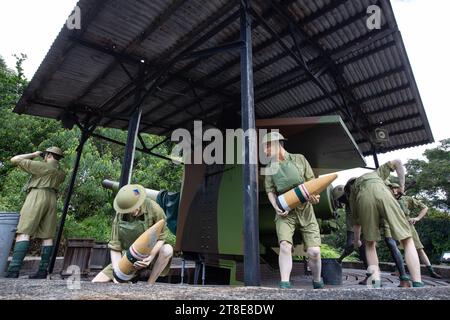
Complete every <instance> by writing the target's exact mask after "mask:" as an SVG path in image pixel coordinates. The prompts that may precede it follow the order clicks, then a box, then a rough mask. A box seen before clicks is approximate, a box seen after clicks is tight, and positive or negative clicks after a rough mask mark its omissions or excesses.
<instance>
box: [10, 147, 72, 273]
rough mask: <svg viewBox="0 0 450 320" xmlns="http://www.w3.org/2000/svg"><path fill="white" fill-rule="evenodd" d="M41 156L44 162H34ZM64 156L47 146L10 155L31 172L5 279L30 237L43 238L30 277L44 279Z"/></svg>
mask: <svg viewBox="0 0 450 320" xmlns="http://www.w3.org/2000/svg"><path fill="white" fill-rule="evenodd" d="M39 156H43V157H44V161H34V160H31V159H34V158H36V157H39ZM62 157H63V153H62V151H61V149H59V148H57V147H51V148H48V149H47V150H46V151H44V152H41V151H36V152H34V153H29V154H21V155H17V156H14V157H13V158H11V162H12V163H13V164H14V165H16V166H19V168H21V169H22V170H23V171H25V172H28V173H30V174H31V178H30V181H29V182H28V185H27V186H26V191H27V193H28V194H27V197H26V200H25V203H24V204H23V206H22V209H21V210H20V219H19V225H18V226H17V237H16V244H15V246H14V252H13V258H12V261H11V263H10V264H9V267H8V273H7V275H6V277H7V278H17V277H18V276H19V272H20V268H21V266H22V263H23V259H24V258H25V255H26V254H27V251H28V249H29V246H30V237H31V236H32V237H35V238H39V239H42V254H41V262H40V264H39V270H38V272H37V273H36V274H35V275H33V276H30V278H31V279H45V278H47V267H48V263H49V261H50V256H51V254H52V251H53V236H54V235H55V232H56V193H57V191H58V188H59V186H60V185H61V183H63V182H64V178H65V173H64V172H63V171H62V170H61V169H60V168H59V160H60V159H61V158H62Z"/></svg>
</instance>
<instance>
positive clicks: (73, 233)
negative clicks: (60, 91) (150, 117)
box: [0, 55, 182, 241]
mask: <svg viewBox="0 0 450 320" xmlns="http://www.w3.org/2000/svg"><path fill="white" fill-rule="evenodd" d="M16 59H17V63H16V69H15V70H10V69H8V68H7V67H6V64H5V62H4V60H3V59H2V58H1V57H0V121H1V122H2V126H0V210H3V211H18V210H20V208H21V206H22V204H23V201H24V199H25V196H26V194H25V192H22V188H23V186H24V185H25V183H26V181H27V179H28V175H27V174H26V173H24V172H22V171H21V170H18V169H17V168H15V167H14V166H12V165H11V163H10V161H9V159H10V158H11V157H12V156H14V155H16V154H21V153H29V152H33V151H36V150H43V149H45V148H47V147H49V146H52V145H57V146H59V147H61V148H62V149H63V150H64V152H65V158H64V159H63V160H61V166H62V168H63V169H64V170H65V171H66V173H67V177H66V181H65V182H64V184H63V185H62V186H61V189H60V191H61V194H60V197H59V199H58V212H59V213H60V212H61V210H62V207H63V201H64V198H65V196H66V190H67V187H68V183H69V180H70V179H69V177H70V174H71V170H72V166H73V163H74V160H75V156H76V149H77V147H78V141H79V138H80V135H81V132H80V130H79V129H78V128H74V129H72V130H65V129H63V128H62V127H61V124H60V122H59V121H56V120H52V119H43V118H38V117H32V116H27V115H18V114H15V113H13V112H12V110H13V108H14V106H15V105H16V103H17V101H18V100H19V98H20V96H21V94H22V93H23V91H24V89H25V87H26V85H27V84H28V82H27V80H26V79H25V78H24V76H23V69H22V63H23V61H24V59H26V56H25V55H20V56H16ZM97 132H98V133H99V134H101V135H104V136H108V137H110V138H113V139H116V140H119V141H122V142H124V141H126V132H125V131H121V130H117V129H108V128H99V129H97ZM143 137H144V140H145V143H146V145H148V146H151V145H153V144H155V143H158V142H159V141H161V139H162V138H161V137H157V136H152V135H147V134H144V135H143ZM170 147H171V146H170V144H163V145H161V146H159V147H158V148H157V149H156V150H155V152H158V153H161V154H168V153H169V150H170ZM123 153H124V148H123V147H122V146H120V145H117V144H112V143H109V142H105V141H103V140H99V139H96V138H90V139H89V140H88V141H87V142H86V144H85V146H84V148H83V154H82V158H81V162H80V168H79V172H78V178H77V181H76V185H75V192H74V194H73V196H72V200H71V203H70V207H69V214H68V218H67V222H66V225H65V229H64V235H65V237H93V238H96V239H98V240H108V239H109V234H110V228H111V225H110V223H111V220H112V219H113V217H114V210H113V207H112V202H113V198H114V194H113V192H112V191H111V190H107V189H104V188H103V187H102V186H101V182H102V180H103V179H105V178H108V179H111V180H116V181H118V180H119V178H120V172H121V162H122V159H123V156H124V154H123ZM181 174H182V166H175V165H174V164H172V163H171V162H170V161H166V160H162V159H160V158H156V157H154V156H149V155H145V154H142V153H140V152H137V153H136V158H135V163H134V170H133V182H135V183H140V184H142V185H144V186H146V187H149V188H153V189H167V190H170V191H179V189H180V185H181ZM172 241H173V239H172Z"/></svg>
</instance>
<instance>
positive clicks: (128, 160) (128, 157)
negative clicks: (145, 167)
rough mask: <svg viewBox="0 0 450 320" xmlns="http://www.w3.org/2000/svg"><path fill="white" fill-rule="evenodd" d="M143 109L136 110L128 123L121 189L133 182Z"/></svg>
mask: <svg viewBox="0 0 450 320" xmlns="http://www.w3.org/2000/svg"><path fill="white" fill-rule="evenodd" d="M141 114H142V109H141V108H140V106H138V107H137V108H136V110H134V112H133V115H132V116H131V119H130V121H129V122H128V135H127V142H126V145H125V155H124V158H123V163H122V172H121V174H120V183H119V187H120V188H122V187H123V186H124V185H127V184H129V183H130V181H131V173H132V171H133V162H134V154H135V151H136V139H137V135H138V132H139V124H140V122H141Z"/></svg>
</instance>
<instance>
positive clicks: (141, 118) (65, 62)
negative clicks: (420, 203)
mask: <svg viewBox="0 0 450 320" xmlns="http://www.w3.org/2000/svg"><path fill="white" fill-rule="evenodd" d="M374 5H375V6H376V8H378V9H379V13H380V18H381V22H380V27H379V28H372V27H370V26H369V24H368V19H369V18H371V15H372V13H371V11H368V8H369V7H371V6H374ZM77 6H78V7H79V8H80V13H81V19H80V22H81V28H80V29H73V30H70V29H68V28H67V27H66V26H64V27H63V28H62V30H61V32H60V33H59V35H58V37H57V38H56V40H55V42H54V43H53V45H52V47H51V48H50V50H49V52H48V54H47V56H46V57H45V59H44V61H43V62H42V64H41V66H40V67H39V69H38V71H37V72H36V74H35V75H34V77H33V79H32V80H31V82H30V84H29V86H28V88H27V89H26V90H25V92H24V94H23V96H22V97H21V99H20V101H19V102H18V104H17V106H16V108H15V109H14V111H15V112H17V113H21V114H29V115H34V116H41V117H48V118H54V119H59V120H61V121H62V123H63V125H64V126H66V127H68V128H70V127H72V126H73V125H74V124H76V125H77V126H78V127H79V128H80V129H81V131H82V135H81V138H80V145H79V147H78V150H77V157H76V161H75V164H74V168H73V172H72V176H71V181H70V185H69V189H68V192H67V197H66V200H65V203H64V210H63V215H62V220H61V224H60V228H59V231H58V235H57V239H56V246H55V252H54V255H53V259H52V262H51V265H50V270H49V271H52V270H53V266H54V262H55V259H56V252H57V251H58V245H59V242H60V239H61V235H62V229H63V226H64V221H65V217H66V215H67V211H68V208H69V204H70V198H71V195H72V193H73V187H74V183H75V180H76V176H77V170H78V164H79V161H80V157H81V153H82V148H83V145H84V143H85V142H86V140H87V139H88V138H89V137H97V138H101V139H106V140H108V141H111V142H115V143H119V144H122V145H124V146H125V154H124V160H123V168H122V174H121V177H120V183H121V185H124V184H127V183H128V182H129V181H130V177H131V174H132V164H133V159H134V152H135V150H136V149H137V150H140V151H143V152H146V153H149V154H153V155H155V153H154V152H153V150H154V148H155V147H156V146H152V147H147V146H145V144H144V142H143V139H141V137H140V135H141V134H142V133H151V134H156V135H163V136H166V137H168V139H169V137H170V134H171V132H172V131H173V130H175V129H177V128H187V129H191V128H192V125H193V121H194V120H202V121H203V122H204V123H206V124H208V125H210V126H216V127H219V128H226V127H228V126H234V127H241V128H243V129H244V130H246V129H249V128H254V127H255V120H256V119H270V118H279V117H285V118H289V117H307V116H321V115H329V114H337V115H340V116H341V118H342V120H343V121H344V123H345V124H346V126H347V127H348V128H349V130H350V132H351V134H352V135H353V137H354V139H355V141H356V143H357V144H358V146H359V148H360V150H361V152H362V154H363V155H373V156H374V158H375V162H376V163H377V159H376V154H377V153H380V152H388V151H392V150H397V149H401V148H407V147H412V146H417V145H421V144H427V143H431V142H433V135H432V133H431V129H430V126H429V124H428V120H427V117H426V114H425V111H424V108H423V105H422V102H421V99H420V95H419V91H418V88H417V85H416V83H415V80H414V76H413V74H412V70H411V66H410V64H409V61H408V57H407V54H406V50H405V47H404V45H403V41H402V38H401V35H400V32H399V30H398V28H397V24H396V21H395V17H394V15H393V10H392V7H391V5H390V3H389V1H387V0H357V1H356V0H314V1H313V0H253V1H250V0H240V1H237V0H229V1H227V0H210V1H200V0H185V1H181V0H141V1H137V0H127V1H120V0H80V1H79V2H78V4H77ZM236 119H240V120H239V121H238V122H237V123H236V121H235V120H236ZM97 127H110V128H119V129H123V130H128V138H127V141H126V143H124V142H120V141H114V140H112V139H110V138H108V137H103V136H100V135H99V134H97V133H96V132H95V129H96V128H97ZM380 128H381V129H385V130H387V132H388V133H389V140H388V141H386V142H384V143H383V144H381V143H378V142H377V141H376V138H374V132H375V130H377V129H380ZM138 138H139V140H140V141H141V144H142V146H141V147H136V144H137V139H138ZM256 148H257V146H256V145H255V144H252V143H250V142H249V140H248V137H246V140H245V141H244V145H243V151H244V152H245V163H244V190H243V192H244V202H245V205H244V208H245V209H244V210H245V212H244V217H245V219H244V220H245V221H244V222H243V223H244V226H245V256H244V257H245V258H244V259H245V260H244V262H245V284H246V285H258V284H259V257H258V254H257V252H258V231H257V230H258V211H257V210H258V195H257V194H258V179H257V166H256V165H254V164H250V162H249V157H250V155H252V154H256ZM158 156H161V155H158ZM162 157H164V156H162Z"/></svg>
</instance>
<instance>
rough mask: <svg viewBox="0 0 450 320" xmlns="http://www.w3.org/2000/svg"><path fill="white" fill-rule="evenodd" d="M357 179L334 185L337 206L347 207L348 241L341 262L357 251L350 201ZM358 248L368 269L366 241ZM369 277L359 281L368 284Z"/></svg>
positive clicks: (339, 260) (360, 256) (334, 197)
mask: <svg viewBox="0 0 450 320" xmlns="http://www.w3.org/2000/svg"><path fill="white" fill-rule="evenodd" d="M355 180H356V178H351V179H349V180H348V181H347V183H346V184H345V186H343V185H339V186H336V187H334V189H333V192H332V194H333V199H334V201H335V205H336V207H338V208H342V207H344V209H345V225H346V229H347V238H346V242H345V247H344V252H342V254H341V256H340V257H339V258H338V259H337V261H338V262H339V263H342V260H344V259H345V258H346V257H348V256H349V255H350V254H352V253H353V251H355V247H354V246H353V242H354V238H355V236H354V233H353V214H352V212H351V210H350V203H349V199H350V191H351V186H352V185H353V183H354V182H355ZM357 250H358V253H359V259H360V260H361V261H362V263H363V265H364V268H366V270H367V268H368V265H367V258H366V248H365V246H364V242H362V244H361V246H360V247H359V248H358V249H357ZM367 279H368V277H366V278H365V279H363V280H361V281H359V282H358V283H359V284H361V285H366V284H367Z"/></svg>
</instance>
